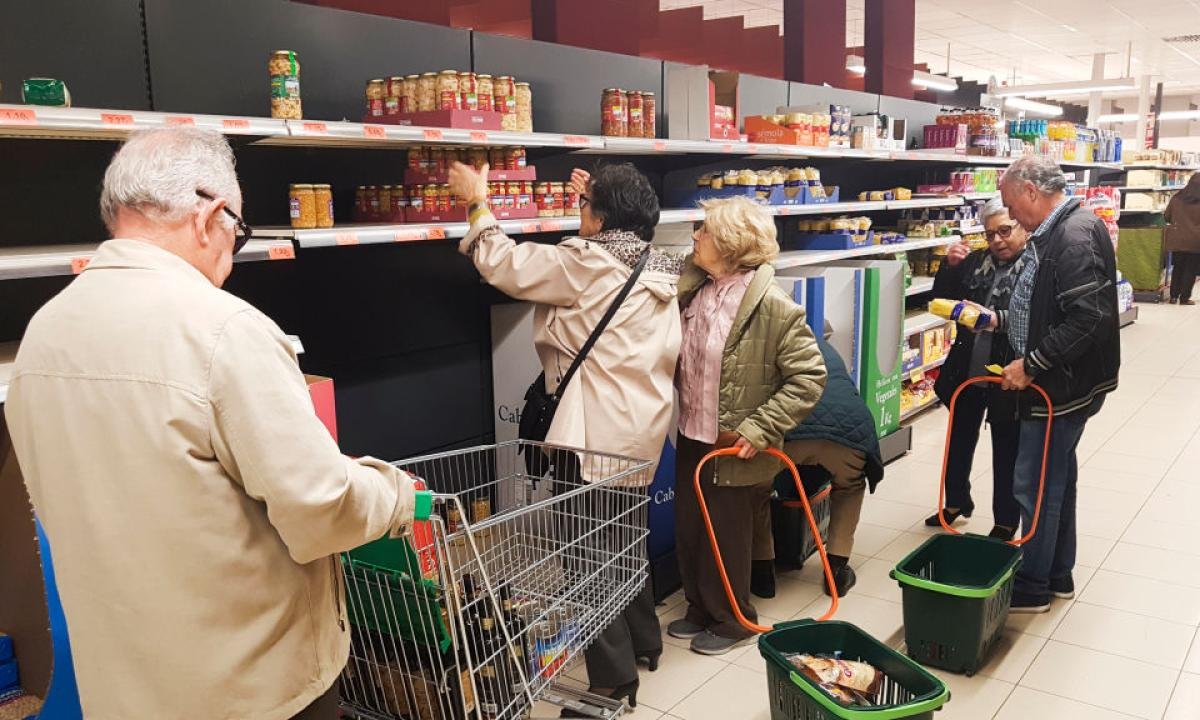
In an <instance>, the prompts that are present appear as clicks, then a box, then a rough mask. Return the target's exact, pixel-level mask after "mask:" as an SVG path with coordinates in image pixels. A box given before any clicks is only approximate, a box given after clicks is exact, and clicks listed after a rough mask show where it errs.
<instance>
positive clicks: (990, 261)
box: [925, 198, 1028, 540]
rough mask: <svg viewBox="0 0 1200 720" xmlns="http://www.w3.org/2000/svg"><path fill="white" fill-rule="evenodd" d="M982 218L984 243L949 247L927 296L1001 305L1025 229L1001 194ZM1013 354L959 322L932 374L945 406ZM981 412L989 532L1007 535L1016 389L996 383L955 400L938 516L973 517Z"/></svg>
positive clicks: (1012, 501)
mask: <svg viewBox="0 0 1200 720" xmlns="http://www.w3.org/2000/svg"><path fill="white" fill-rule="evenodd" d="M980 220H981V221H982V222H983V225H984V228H986V235H987V240H988V246H987V247H986V248H984V249H981V250H977V251H975V252H970V251H969V248H968V247H967V246H965V245H962V244H959V245H953V246H951V247H950V250H949V251H948V252H947V254H946V259H945V260H944V261H943V262H942V267H941V269H939V270H938V273H937V276H936V277H935V278H934V281H933V296H934V297H937V298H947V299H950V300H970V301H972V302H975V303H978V304H980V305H983V306H985V307H988V308H992V309H993V310H1007V309H1008V301H1009V298H1011V297H1012V290H1013V286H1014V285H1015V284H1016V279H1017V278H1018V277H1020V275H1021V269H1022V267H1023V266H1024V262H1025V259H1024V257H1025V245H1026V243H1027V241H1028V234H1027V233H1026V232H1025V229H1024V228H1022V227H1021V226H1020V224H1019V223H1018V222H1017V221H1016V220H1013V219H1012V218H1011V217H1009V214H1008V209H1007V208H1005V207H1004V203H1002V202H1001V201H1000V198H992V199H991V200H989V201H988V203H987V205H985V206H984V208H983V212H982V213H981V217H980ZM1012 359H1013V351H1012V347H1011V346H1010V345H1009V342H1008V337H1007V336H1006V335H1005V334H1004V333H1002V332H996V333H988V332H984V333H974V332H971V331H970V330H966V329H963V328H959V332H958V335H957V338H956V339H955V341H954V347H953V348H951V349H950V355H949V357H947V358H946V362H945V363H944V364H943V365H942V369H941V372H939V373H938V379H937V383H936V384H934V387H933V389H934V392H936V393H937V396H938V399H940V400H941V401H942V403H943V404H944V405H946V407H949V406H950V400H951V398H952V397H953V395H954V391H955V390H957V389H958V386H959V385H961V384H962V383H963V381H965V380H966V379H967V378H970V377H978V376H980V375H987V374H988V372H987V370H986V369H985V366H987V365H988V364H992V363H994V364H997V365H1000V366H1001V367H1003V366H1005V365H1007V364H1008V363H1009V362H1011V361H1012ZM985 414H986V415H987V419H988V424H989V425H990V426H991V433H992V519H993V520H994V526H993V527H992V531H991V533H990V535H991V536H992V537H994V538H998V539H1000V540H1012V538H1013V535H1015V534H1016V532H1017V526H1018V525H1019V524H1020V522H1021V506H1020V505H1018V504H1017V501H1016V498H1014V497H1013V472H1014V470H1015V468H1016V465H1017V442H1018V440H1019V438H1020V435H1021V424H1020V419H1019V418H1018V417H1017V398H1016V393H1012V392H1006V391H1004V390H1001V389H1000V388H999V387H998V386H996V385H972V386H970V387H967V388H964V389H963V391H962V392H961V393H959V395H958V400H957V401H956V402H955V405H954V417H953V419H952V424H951V426H950V452H949V457H948V459H947V463H946V507H945V510H944V511H943V513H942V514H941V517H944V518H945V520H946V522H947V523H953V522H954V521H955V520H958V519H959V518H960V517H971V513H972V512H974V510H975V503H974V501H972V499H971V466H972V464H973V461H974V459H975V447H976V445H977V444H978V442H979V426H980V425H981V424H982V423H983V418H984V415H985ZM925 524H926V525H927V526H929V527H935V528H936V527H941V524H942V523H941V519H940V518H939V516H938V514H934V515H932V516H931V517H929V518H927V519H926V520H925Z"/></svg>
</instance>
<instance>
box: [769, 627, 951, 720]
mask: <svg viewBox="0 0 1200 720" xmlns="http://www.w3.org/2000/svg"><path fill="white" fill-rule="evenodd" d="M758 651H759V653H761V654H762V656H763V659H765V660H766V661H767V686H768V692H769V693H770V704H771V718H772V720H830V719H832V718H842V719H844V720H894V719H895V718H932V717H933V713H934V711H935V710H937V709H938V708H940V707H941V706H942V705H944V704H945V703H946V701H947V700H949V699H950V691H949V690H948V689H947V688H946V685H945V684H944V683H942V681H940V680H938V679H937V678H936V677H934V676H933V675H931V674H929V673H928V672H927V671H926V670H925V669H923V668H922V667H920V666H919V665H917V664H916V663H914V662H913V661H911V660H909V659H908V658H906V657H904V656H903V655H901V654H900V653H898V652H896V651H895V650H893V649H891V648H889V647H888V646H887V645H884V644H883V643H881V642H879V641H878V640H876V639H875V638H873V637H871V636H870V635H868V634H867V633H865V632H863V631H862V630H860V629H858V628H857V627H855V626H854V625H851V624H850V623H845V622H836V621H829V622H814V621H812V620H800V621H797V622H793V623H784V624H781V625H778V626H776V629H775V630H773V631H771V632H769V633H766V634H764V635H763V636H762V637H760V638H759V639H758ZM796 653H809V654H814V655H815V654H826V655H832V654H834V653H841V656H842V657H843V658H845V659H847V660H858V661H862V662H866V663H870V664H871V665H873V666H875V668H876V669H877V670H879V671H880V672H881V673H883V675H884V680H883V685H882V686H881V688H880V691H879V697H880V698H881V703H880V704H879V705H875V706H872V707H870V708H857V707H848V706H845V705H842V704H841V703H839V702H838V701H837V700H834V699H833V698H832V697H830V696H829V694H828V693H826V692H825V691H824V690H822V689H821V687H820V686H819V685H818V684H816V683H815V682H813V681H812V680H811V679H809V678H807V677H805V676H803V675H801V674H800V673H798V672H796V670H795V668H794V667H793V666H792V664H791V662H789V661H788V659H787V656H788V655H795V654H796Z"/></svg>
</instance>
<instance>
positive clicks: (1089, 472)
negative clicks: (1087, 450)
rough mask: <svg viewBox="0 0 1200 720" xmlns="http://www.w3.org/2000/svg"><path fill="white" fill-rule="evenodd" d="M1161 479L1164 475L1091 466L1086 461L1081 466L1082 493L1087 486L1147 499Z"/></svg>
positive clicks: (1080, 483)
mask: <svg viewBox="0 0 1200 720" xmlns="http://www.w3.org/2000/svg"><path fill="white" fill-rule="evenodd" d="M1088 462H1091V461H1090V460H1089V461H1088ZM1161 481H1162V475H1139V474H1137V473H1127V472H1120V471H1117V470H1110V469H1105V468H1100V467H1096V466H1091V465H1088V464H1086V463H1084V464H1083V465H1082V466H1080V468H1079V488H1080V489H1079V494H1080V495H1083V494H1085V493H1086V492H1087V488H1099V489H1102V490H1109V491H1113V492H1120V493H1126V494H1129V495H1131V496H1136V497H1138V498H1139V499H1141V500H1145V498H1147V497H1149V496H1150V495H1151V493H1153V492H1154V489H1155V488H1156V487H1158V484H1159V483H1160V482H1161Z"/></svg>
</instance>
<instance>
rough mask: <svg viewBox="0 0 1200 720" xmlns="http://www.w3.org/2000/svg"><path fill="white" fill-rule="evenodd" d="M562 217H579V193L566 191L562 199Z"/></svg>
mask: <svg viewBox="0 0 1200 720" xmlns="http://www.w3.org/2000/svg"><path fill="white" fill-rule="evenodd" d="M563 205H565V207H564V208H563V215H565V216H567V217H579V211H580V209H581V208H580V207H579V193H577V192H575V191H574V190H567V192H566V195H565V196H564V198H563Z"/></svg>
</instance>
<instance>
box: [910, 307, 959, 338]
mask: <svg viewBox="0 0 1200 720" xmlns="http://www.w3.org/2000/svg"><path fill="white" fill-rule="evenodd" d="M949 322H950V321H949V320H947V319H946V318H943V317H938V316H937V315H934V314H933V313H928V312H919V313H914V314H912V315H909V316H908V317H906V318H904V337H906V338H907V337H912V336H913V335H916V334H917V333H919V332H924V331H926V330H932V329H934V328H936V327H941V326H943V325H945V324H947V323H949Z"/></svg>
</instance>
